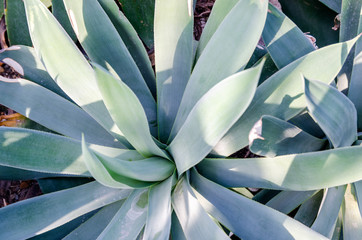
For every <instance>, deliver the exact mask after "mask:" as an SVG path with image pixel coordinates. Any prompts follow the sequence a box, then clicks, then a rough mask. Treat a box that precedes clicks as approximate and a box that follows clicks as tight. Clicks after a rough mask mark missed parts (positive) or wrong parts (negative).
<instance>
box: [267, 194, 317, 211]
mask: <svg viewBox="0 0 362 240" xmlns="http://www.w3.org/2000/svg"><path fill="white" fill-rule="evenodd" d="M315 193H316V191H282V192H280V193H279V194H278V195H276V196H275V197H273V198H272V199H271V200H270V201H269V202H267V203H266V204H265V205H266V206H268V207H271V208H273V209H275V210H277V211H279V212H282V213H285V214H289V213H290V212H291V211H293V210H294V209H296V208H297V207H298V206H300V205H301V204H302V203H303V202H304V201H306V200H307V199H309V198H310V197H312V196H313V195H314V194H315Z"/></svg>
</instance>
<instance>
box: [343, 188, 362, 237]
mask: <svg viewBox="0 0 362 240" xmlns="http://www.w3.org/2000/svg"><path fill="white" fill-rule="evenodd" d="M342 213H343V239H345V240H354V239H358V238H359V237H360V236H362V217H361V212H360V209H359V207H358V203H357V200H356V196H355V191H354V189H353V186H352V185H351V184H348V186H347V190H346V194H345V195H344V201H343V204H342Z"/></svg>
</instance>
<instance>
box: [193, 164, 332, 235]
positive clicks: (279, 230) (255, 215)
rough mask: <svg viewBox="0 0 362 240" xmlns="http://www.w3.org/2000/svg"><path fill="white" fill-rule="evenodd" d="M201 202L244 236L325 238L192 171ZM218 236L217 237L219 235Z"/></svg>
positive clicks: (233, 230) (234, 230) (226, 224)
mask: <svg viewBox="0 0 362 240" xmlns="http://www.w3.org/2000/svg"><path fill="white" fill-rule="evenodd" d="M191 179H192V186H193V187H194V188H195V189H196V191H197V192H198V193H199V194H198V195H197V197H198V199H199V201H200V203H201V204H202V206H203V207H204V208H205V210H206V211H207V212H209V213H210V214H211V215H212V216H214V217H215V218H216V219H217V220H218V221H220V222H221V223H222V224H223V225H224V226H225V227H227V228H228V229H229V230H230V231H231V232H233V233H234V234H236V235H237V236H238V237H240V238H241V239H326V238H325V237H323V236H322V235H320V234H318V233H317V232H315V231H313V230H311V229H310V228H308V227H306V226H304V225H303V224H301V223H300V222H298V221H296V220H294V219H292V218H290V217H288V216H287V215H285V214H282V213H280V212H278V211H276V210H274V209H272V208H269V207H267V206H264V205H262V204H260V203H257V202H255V201H253V200H250V199H248V198H246V197H244V196H241V195H239V194H237V193H235V192H233V191H230V190H229V189H227V188H224V187H222V186H220V185H218V184H215V183H213V182H211V181H209V180H207V179H206V178H204V177H202V176H201V175H199V174H198V173H197V172H196V171H192V176H191ZM216 239H217V238H216Z"/></svg>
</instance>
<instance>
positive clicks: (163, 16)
mask: <svg viewBox="0 0 362 240" xmlns="http://www.w3.org/2000/svg"><path fill="white" fill-rule="evenodd" d="M155 2H156V5H155V66H156V80H157V102H158V104H157V107H158V108H157V114H158V125H159V137H160V140H161V141H163V142H166V141H167V139H168V137H169V134H170V132H171V128H172V126H173V123H174V120H175V117H176V114H177V110H178V107H179V105H180V102H181V98H182V95H183V93H184V90H185V87H186V84H187V81H188V80H189V78H190V75H191V66H192V60H193V59H192V58H193V5H192V1H179V0H156V1H155Z"/></svg>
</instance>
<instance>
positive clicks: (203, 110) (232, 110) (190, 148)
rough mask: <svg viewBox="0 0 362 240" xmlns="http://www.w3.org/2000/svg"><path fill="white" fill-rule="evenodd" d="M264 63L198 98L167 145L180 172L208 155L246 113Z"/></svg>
mask: <svg viewBox="0 0 362 240" xmlns="http://www.w3.org/2000/svg"><path fill="white" fill-rule="evenodd" d="M263 63H264V62H262V63H261V64H260V65H259V66H257V67H255V68H251V69H248V70H245V71H241V72H239V73H236V74H234V75H232V76H230V77H228V78H226V79H225V80H223V81H221V82H220V83H218V84H217V85H215V86H214V87H213V88H211V89H210V90H209V91H208V92H207V93H206V94H205V95H204V96H203V97H202V98H201V99H200V100H199V101H198V103H197V104H196V105H195V107H194V108H193V109H192V111H191V112H190V114H189V116H188V118H187V120H186V121H185V123H184V125H183V126H182V128H181V129H180V131H179V132H178V134H177V135H176V137H175V138H174V140H173V141H172V142H171V144H170V145H169V146H168V148H167V150H168V151H169V152H170V153H171V155H172V156H173V159H174V160H175V163H176V166H177V171H178V174H179V175H180V174H182V173H183V172H184V171H186V170H188V169H189V168H190V167H192V166H194V165H196V164H197V163H198V162H200V161H201V160H202V159H203V158H204V157H206V156H207V155H208V153H209V152H210V151H211V150H212V148H213V147H214V146H215V145H216V144H217V142H218V141H219V140H220V138H221V137H222V136H223V135H224V134H225V133H226V132H227V131H228V130H229V128H230V127H231V126H232V125H233V124H234V123H235V122H236V121H237V120H238V118H239V117H240V116H241V115H242V114H243V112H244V111H245V109H246V108H247V107H248V105H249V103H250V102H251V100H252V98H253V95H254V91H255V89H256V87H257V84H258V80H259V76H260V72H261V69H262V67H263ZM200 136H202V137H201V138H200ZM185 149H187V151H185Z"/></svg>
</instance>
